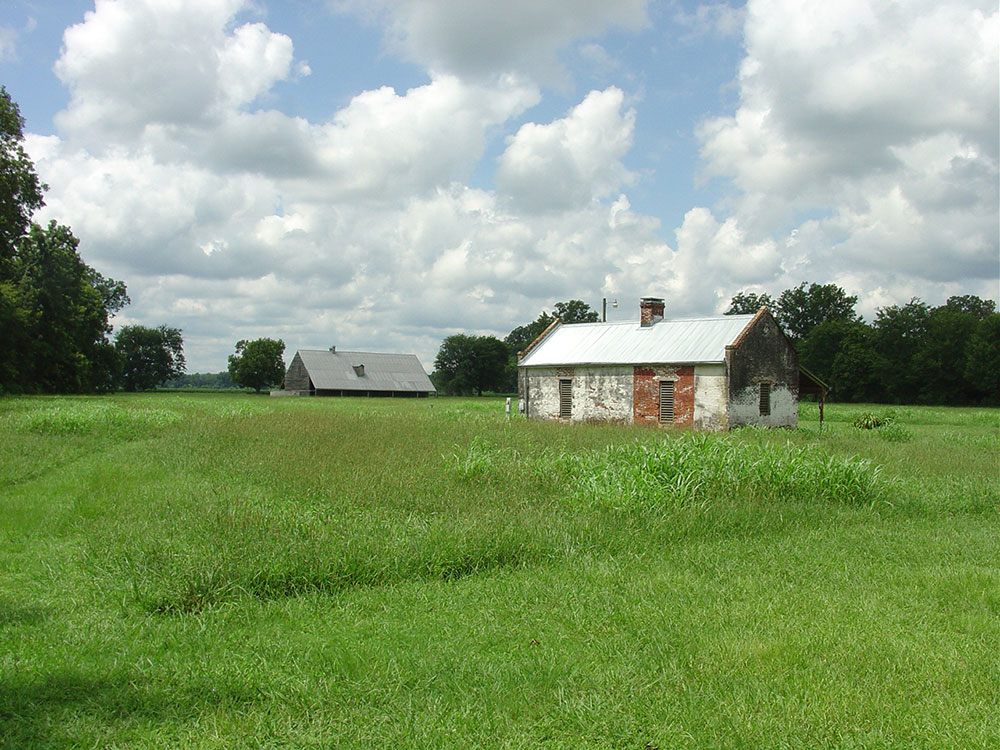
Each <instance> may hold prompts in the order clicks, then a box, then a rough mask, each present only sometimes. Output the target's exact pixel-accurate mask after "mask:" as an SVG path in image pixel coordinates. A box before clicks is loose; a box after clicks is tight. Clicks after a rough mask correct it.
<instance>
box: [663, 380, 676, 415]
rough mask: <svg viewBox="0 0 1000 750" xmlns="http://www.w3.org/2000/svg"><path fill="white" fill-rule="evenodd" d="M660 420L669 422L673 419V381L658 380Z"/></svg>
mask: <svg viewBox="0 0 1000 750" xmlns="http://www.w3.org/2000/svg"><path fill="white" fill-rule="evenodd" d="M660 421H661V422H664V423H668V424H669V423H671V422H673V421H674V381H673V380H661V381H660Z"/></svg>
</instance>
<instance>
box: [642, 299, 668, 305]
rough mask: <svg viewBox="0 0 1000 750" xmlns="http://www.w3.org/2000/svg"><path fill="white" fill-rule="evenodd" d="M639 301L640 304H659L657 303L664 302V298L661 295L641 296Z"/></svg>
mask: <svg viewBox="0 0 1000 750" xmlns="http://www.w3.org/2000/svg"><path fill="white" fill-rule="evenodd" d="M639 302H640V303H641V304H653V305H657V304H659V305H662V304H663V303H664V299H663V297H642V298H641V299H640V300H639Z"/></svg>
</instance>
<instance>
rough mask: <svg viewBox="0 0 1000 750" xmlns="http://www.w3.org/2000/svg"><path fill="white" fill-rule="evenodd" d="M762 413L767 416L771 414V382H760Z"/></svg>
mask: <svg viewBox="0 0 1000 750" xmlns="http://www.w3.org/2000/svg"><path fill="white" fill-rule="evenodd" d="M760 415H761V416H762V417H767V416H770V415H771V384H770V383H761V384H760Z"/></svg>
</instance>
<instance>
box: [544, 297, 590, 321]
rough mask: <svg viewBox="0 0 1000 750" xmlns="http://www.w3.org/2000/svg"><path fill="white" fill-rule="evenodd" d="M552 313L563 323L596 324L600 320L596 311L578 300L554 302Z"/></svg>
mask: <svg viewBox="0 0 1000 750" xmlns="http://www.w3.org/2000/svg"><path fill="white" fill-rule="evenodd" d="M553 312H554V314H555V316H556V317H557V318H559V320H561V321H562V322H563V323H596V322H597V321H598V320H600V316H599V315H598V314H597V310H592V309H591V308H590V305H588V304H587V303H586V302H584V301H583V300H579V299H571V300H569V301H568V302H556V304H555V305H554V306H553Z"/></svg>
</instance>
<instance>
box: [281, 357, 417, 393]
mask: <svg viewBox="0 0 1000 750" xmlns="http://www.w3.org/2000/svg"><path fill="white" fill-rule="evenodd" d="M298 355H299V357H301V358H302V364H304V365H305V367H306V370H307V371H308V372H309V379H310V380H312V382H313V386H314V387H316V388H319V389H322V390H338V391H339V390H345V391H358V390H360V391H421V392H423V391H427V392H428V393H433V392H434V386H433V385H432V384H431V379H430V378H429V377H427V373H426V372H424V368H423V366H422V365H421V364H420V360H419V359H417V356H416V355H415V354H380V353H374V352H341V351H337V352H331V351H327V350H324V349H299V351H298ZM355 365H364V370H363V372H364V374H363V375H359V374H358V372H359V371H357V370H355Z"/></svg>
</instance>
